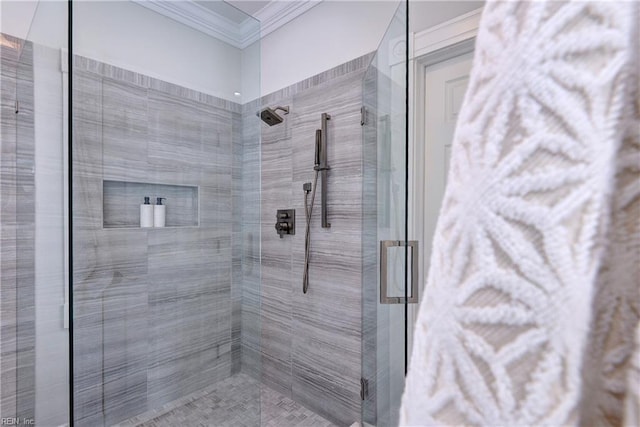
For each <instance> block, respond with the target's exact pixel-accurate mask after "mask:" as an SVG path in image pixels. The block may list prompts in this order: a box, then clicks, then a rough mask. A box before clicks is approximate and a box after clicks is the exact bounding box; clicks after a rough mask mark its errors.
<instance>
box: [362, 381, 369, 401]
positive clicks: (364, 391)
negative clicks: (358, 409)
mask: <svg viewBox="0 0 640 427" xmlns="http://www.w3.org/2000/svg"><path fill="white" fill-rule="evenodd" d="M367 397H369V381H367V380H365V379H364V378H360V399H362V400H365V399H366V398H367Z"/></svg>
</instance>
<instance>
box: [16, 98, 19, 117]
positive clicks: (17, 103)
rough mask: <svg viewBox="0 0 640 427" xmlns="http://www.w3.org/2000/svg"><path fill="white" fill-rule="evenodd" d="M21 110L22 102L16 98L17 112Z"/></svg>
mask: <svg viewBox="0 0 640 427" xmlns="http://www.w3.org/2000/svg"><path fill="white" fill-rule="evenodd" d="M19 112H20V103H19V102H18V100H17V99H16V114H18V113H19Z"/></svg>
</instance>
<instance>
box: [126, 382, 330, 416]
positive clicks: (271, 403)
mask: <svg viewBox="0 0 640 427" xmlns="http://www.w3.org/2000/svg"><path fill="white" fill-rule="evenodd" d="M258 392H259V393H260V399H258ZM134 426H139V427H175V426H190V427H191V426H206V427H243V426H246V427H258V426H260V427H335V425H334V424H333V423H331V422H330V421H327V420H326V419H325V418H323V417H321V416H320V415H318V414H316V413H315V412H313V411H311V410H310V409H307V408H305V407H304V406H302V405H300V404H298V403H296V402H294V401H293V400H291V399H289V398H288V397H286V396H284V395H282V394H280V393H278V392H277V391H275V390H273V389H271V388H269V387H267V386H265V385H264V384H261V383H260V382H259V381H256V380H255V379H254V378H252V377H250V376H249V375H246V374H242V373H239V374H235V375H233V376H231V377H229V378H227V379H225V380H223V381H220V382H217V383H216V384H213V385H211V386H209V387H207V388H205V389H203V390H200V391H198V392H195V393H192V394H190V395H189V396H187V397H183V398H181V399H178V400H174V401H173V402H170V403H167V404H166V405H163V406H162V407H160V408H158V409H154V410H151V411H147V412H145V413H143V414H141V415H138V416H136V417H133V418H129V419H128V420H125V421H122V422H121V423H119V424H116V425H115V426H114V427H134Z"/></svg>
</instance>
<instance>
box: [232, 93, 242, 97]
mask: <svg viewBox="0 0 640 427" xmlns="http://www.w3.org/2000/svg"><path fill="white" fill-rule="evenodd" d="M233 94H234V95H235V96H242V94H241V93H240V92H233Z"/></svg>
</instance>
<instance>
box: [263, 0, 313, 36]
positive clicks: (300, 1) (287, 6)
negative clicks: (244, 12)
mask: <svg viewBox="0 0 640 427" xmlns="http://www.w3.org/2000/svg"><path fill="white" fill-rule="evenodd" d="M321 2H322V0H296V1H271V2H269V3H268V4H267V5H266V6H265V7H263V8H262V9H260V10H259V11H257V12H256V13H255V14H254V18H256V19H258V20H259V21H260V24H261V29H260V33H261V36H262V37H264V36H266V35H267V34H270V33H272V32H274V31H275V30H277V29H278V28H280V27H282V26H283V25H285V24H287V23H288V22H291V21H293V20H294V19H296V18H297V17H298V16H300V15H302V14H303V13H305V12H306V11H308V10H310V9H312V8H313V7H315V6H317V5H318V4H320V3H321Z"/></svg>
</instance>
